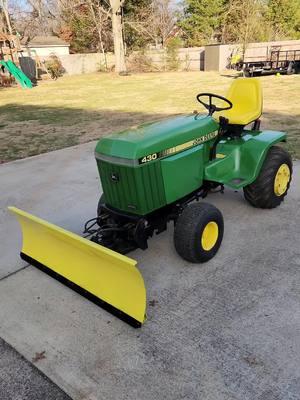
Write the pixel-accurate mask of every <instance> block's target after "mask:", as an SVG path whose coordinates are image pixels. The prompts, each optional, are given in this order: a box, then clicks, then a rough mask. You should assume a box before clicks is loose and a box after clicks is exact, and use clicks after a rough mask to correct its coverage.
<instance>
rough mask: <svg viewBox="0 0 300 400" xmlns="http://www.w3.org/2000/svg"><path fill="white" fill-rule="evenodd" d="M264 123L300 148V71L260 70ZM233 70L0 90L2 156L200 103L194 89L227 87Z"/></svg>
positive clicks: (103, 77)
mask: <svg viewBox="0 0 300 400" xmlns="http://www.w3.org/2000/svg"><path fill="white" fill-rule="evenodd" d="M260 79H261V81H262V84H263V88H264V115H263V118H262V127H263V128H267V129H277V130H284V131H287V132H288V136H289V144H288V147H289V150H290V151H291V152H292V154H293V155H294V156H297V157H299V156H300V101H299V93H300V75H293V76H278V77H277V76H266V77H262V78H260ZM231 81H232V77H230V76H222V75H220V74H218V73H212V72H211V73H209V72H207V73H204V72H172V73H149V74H136V75H131V76H123V77H120V76H117V75H114V74H101V73H98V74H87V75H80V76H65V77H63V78H60V79H58V80H57V81H46V82H40V83H39V85H38V86H37V87H36V88H33V89H31V90H25V89H21V88H19V87H15V88H5V89H1V90H0V107H1V112H0V162H6V161H10V160H15V159H18V158H23V157H27V156H31V155H35V154H40V153H43V152H47V151H51V150H55V149H59V148H63V147H67V146H72V145H75V144H78V143H84V142H87V141H90V140H94V139H97V138H100V137H101V136H103V135H106V134H108V133H110V132H113V131H118V130H122V129H125V128H128V127H130V126H133V125H137V124H140V123H142V122H145V121H150V120H156V119H160V118H163V117H167V116H170V115H175V114H180V113H189V112H191V111H193V110H195V109H197V110H199V111H200V110H201V111H202V106H201V105H200V104H199V103H197V101H196V99H195V96H196V94H197V93H199V92H204V91H210V92H214V93H219V94H221V95H222V94H223V95H224V94H225V93H226V89H227V88H228V86H229V85H230V83H231Z"/></svg>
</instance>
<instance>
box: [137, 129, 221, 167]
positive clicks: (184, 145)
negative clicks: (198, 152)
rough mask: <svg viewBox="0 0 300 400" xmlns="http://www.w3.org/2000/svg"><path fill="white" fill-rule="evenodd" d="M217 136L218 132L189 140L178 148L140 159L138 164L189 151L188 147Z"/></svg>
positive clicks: (171, 148)
mask: <svg viewBox="0 0 300 400" xmlns="http://www.w3.org/2000/svg"><path fill="white" fill-rule="evenodd" d="M217 135H218V132H217V131H216V132H210V133H208V134H207V135H203V136H200V137H199V138H196V139H193V140H190V141H189V142H186V143H182V144H179V145H178V146H174V147H170V148H169V149H166V150H162V151H159V152H157V153H152V154H148V155H147V156H145V157H141V158H140V159H139V164H145V163H147V162H149V161H154V160H157V159H158V158H162V157H166V156H169V155H171V154H176V153H179V152H180V151H183V150H186V149H189V148H190V147H194V146H198V145H199V144H202V143H204V142H207V141H208V140H211V139H213V138H215V137H216V136H217Z"/></svg>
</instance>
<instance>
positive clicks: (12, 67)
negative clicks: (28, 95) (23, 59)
mask: <svg viewBox="0 0 300 400" xmlns="http://www.w3.org/2000/svg"><path fill="white" fill-rule="evenodd" d="M0 64H1V65H3V66H4V67H5V68H6V69H7V71H8V72H9V73H11V74H12V75H13V76H14V77H15V79H16V80H17V81H18V82H19V83H20V85H21V86H22V87H23V88H28V89H31V88H32V82H31V80H30V79H29V78H28V76H26V75H25V74H24V72H22V71H21V70H20V68H18V67H17V66H16V64H15V63H13V62H12V61H10V60H8V61H0Z"/></svg>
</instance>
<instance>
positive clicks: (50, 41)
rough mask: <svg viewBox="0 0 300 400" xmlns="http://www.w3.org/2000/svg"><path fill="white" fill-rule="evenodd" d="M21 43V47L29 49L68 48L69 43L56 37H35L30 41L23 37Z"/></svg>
mask: <svg viewBox="0 0 300 400" xmlns="http://www.w3.org/2000/svg"><path fill="white" fill-rule="evenodd" d="M21 43H22V45H23V46H29V47H48V46H70V44H69V43H67V42H65V41H64V40H62V39H60V38H59V37H57V36H35V37H34V38H32V39H29V38H28V37H24V38H23V39H22V40H21Z"/></svg>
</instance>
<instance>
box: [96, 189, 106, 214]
mask: <svg viewBox="0 0 300 400" xmlns="http://www.w3.org/2000/svg"><path fill="white" fill-rule="evenodd" d="M103 204H105V197H104V193H102V194H101V196H100V199H99V201H98V206H97V216H98V217H99V216H100V214H101V206H102V205H103Z"/></svg>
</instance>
